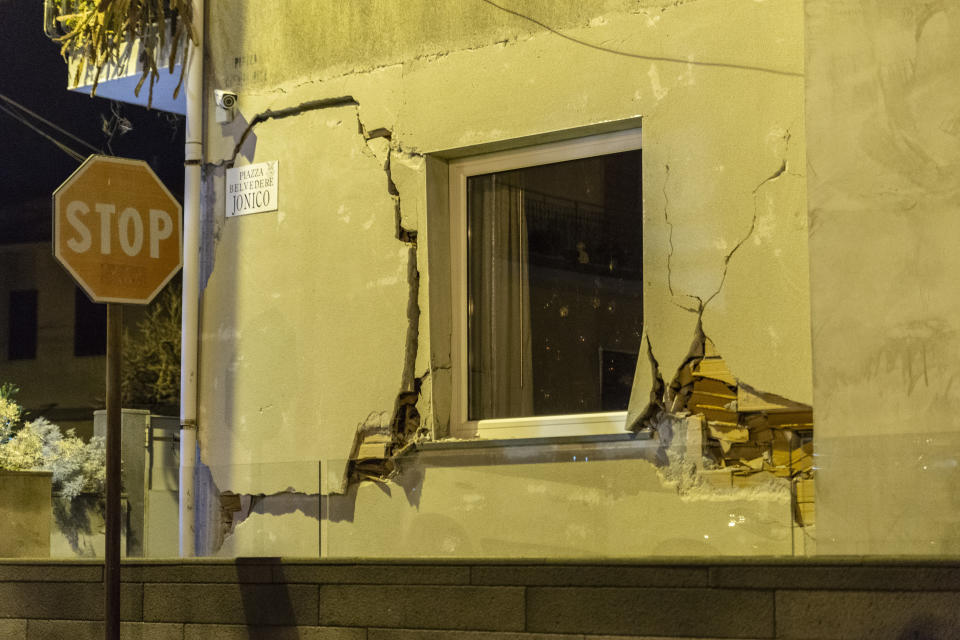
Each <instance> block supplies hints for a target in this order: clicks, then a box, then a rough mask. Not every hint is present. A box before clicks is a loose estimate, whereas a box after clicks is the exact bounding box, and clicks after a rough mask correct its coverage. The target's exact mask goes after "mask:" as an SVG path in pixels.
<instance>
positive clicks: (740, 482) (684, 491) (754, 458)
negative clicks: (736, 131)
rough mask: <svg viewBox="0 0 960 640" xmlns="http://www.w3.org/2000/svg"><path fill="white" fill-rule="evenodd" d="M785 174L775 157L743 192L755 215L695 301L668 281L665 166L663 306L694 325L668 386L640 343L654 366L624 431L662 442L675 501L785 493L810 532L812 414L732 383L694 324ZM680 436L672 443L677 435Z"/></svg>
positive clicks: (670, 238)
mask: <svg viewBox="0 0 960 640" xmlns="http://www.w3.org/2000/svg"><path fill="white" fill-rule="evenodd" d="M789 139H790V132H789V131H786V132H785V134H784V142H785V143H786V144H789ZM788 173H789V171H788V163H787V160H786V159H785V158H783V159H781V161H780V164H779V166H778V167H777V168H776V169H775V170H774V171H773V172H772V173H771V174H770V175H769V176H767V177H766V178H764V179H763V180H762V181H761V182H760V183H758V184H757V185H756V187H755V188H754V189H753V190H752V192H751V196H752V199H753V206H754V210H753V215H752V217H751V221H750V226H749V228H748V229H747V231H746V232H745V233H744V234H743V236H742V237H741V238H740V239H739V240H738V242H737V243H736V244H735V245H734V246H733V248H732V249H731V250H730V251H729V252H728V253H727V254H726V255H725V256H724V259H723V263H722V272H721V275H720V282H719V285H718V287H717V289H716V290H715V291H714V292H713V293H712V294H711V295H709V296H708V297H706V299H704V298H701V297H700V296H697V295H693V294H686V293H681V292H678V291H677V290H676V288H675V286H674V283H673V268H672V267H673V265H672V260H673V256H674V252H675V244H674V243H675V239H674V223H673V221H672V220H671V218H670V213H669V197H668V195H667V188H666V184H667V181H668V180H669V179H670V167H669V165H665V167H664V176H665V178H664V185H663V197H664V210H663V215H664V222H665V224H666V225H667V229H668V232H667V244H668V247H667V251H666V276H667V289H668V291H669V292H670V295H671V297H672V299H671V302H672V303H673V304H674V305H676V306H678V307H680V308H681V309H684V310H685V311H689V312H691V313H695V314H696V316H697V323H696V327H695V331H694V336H693V340H692V344H691V347H690V349H689V352H688V353H687V355H686V357H685V358H684V359H683V361H682V364H681V365H680V367H679V368H678V370H677V371H676V372H675V373H674V374H673V376H672V377H671V378H670V379H669V383H666V382H665V379H664V376H663V374H662V372H661V370H660V365H659V363H658V362H657V360H656V358H655V357H654V355H653V347H652V342H653V341H652V340H650V338H649V336H648V341H647V344H648V347H649V353H648V359H649V362H650V365H651V366H652V367H653V376H652V377H653V387H652V388H651V392H650V398H651V400H650V403H649V405H648V406H647V407H646V409H645V410H644V411H642V412H641V413H640V414H639V415H638V416H637V417H636V418H635V419H634V421H633V423H632V424H630V425H628V428H629V429H630V430H632V431H634V432H645V433H647V434H649V435H651V437H653V438H655V439H657V440H659V441H660V442H661V450H662V451H663V455H660V456H658V457H657V460H656V464H657V465H658V467H659V468H660V473H661V479H662V480H663V481H664V482H666V483H670V484H673V485H674V486H676V487H677V490H678V492H679V493H680V495H681V496H682V497H684V498H690V499H712V498H723V497H724V496H731V497H736V496H738V495H739V496H741V497H743V496H749V495H754V496H755V495H757V494H758V493H763V494H769V495H774V496H775V495H789V498H790V500H791V505H792V511H793V517H794V521H795V523H796V524H797V525H799V526H810V525H812V524H813V522H814V512H813V475H814V468H813V413H812V407H810V406H809V405H806V404H803V403H799V402H795V401H792V400H790V399H787V398H784V397H781V396H778V395H775V394H771V393H767V392H764V391H761V390H760V389H759V388H757V387H755V386H752V385H751V384H748V383H746V382H745V381H742V380H741V379H739V378H738V377H737V376H735V375H734V374H733V372H731V371H730V369H729V368H728V367H727V365H726V363H725V362H724V360H723V358H722V356H721V354H720V352H719V351H718V349H717V347H716V346H715V344H714V343H713V341H712V340H711V339H710V338H709V337H708V335H707V334H706V332H705V330H704V325H703V323H704V312H705V311H706V310H707V307H708V305H710V303H711V302H712V301H713V300H714V299H715V298H716V297H717V296H718V295H719V294H720V293H721V291H722V290H723V286H724V284H725V282H726V279H727V272H728V269H729V265H730V263H731V261H732V260H733V258H734V256H735V255H736V254H737V253H738V251H740V250H741V248H742V247H743V246H744V245H745V244H746V242H747V241H748V240H749V239H750V238H751V237H752V236H753V235H754V233H755V231H756V229H757V224H758V218H759V214H758V203H757V201H758V198H759V194H760V193H761V191H762V190H763V188H764V187H766V186H767V185H769V184H771V183H773V182H774V181H776V180H778V179H779V178H780V177H781V176H783V175H785V174H788ZM791 175H793V174H791ZM678 297H683V298H686V299H690V300H694V301H696V306H693V307H691V306H687V305H685V304H682V303H681V302H678V301H677V300H676V299H675V298H678ZM784 366H789V364H788V363H784ZM681 432H682V437H681V438H680V440H679V441H678V439H677V433H681Z"/></svg>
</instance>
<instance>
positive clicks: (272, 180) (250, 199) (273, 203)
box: [226, 160, 280, 217]
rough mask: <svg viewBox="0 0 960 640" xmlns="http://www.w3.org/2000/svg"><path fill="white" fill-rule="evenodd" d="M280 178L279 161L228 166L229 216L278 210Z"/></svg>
mask: <svg viewBox="0 0 960 640" xmlns="http://www.w3.org/2000/svg"><path fill="white" fill-rule="evenodd" d="M279 181H280V162H279V161H278V160H271V161H269V162H259V163H257V164H248V165H246V166H243V167H232V168H230V169H227V189H226V191H227V193H226V196H227V211H226V214H227V217H233V216H242V215H246V214H248V213H263V212H266V211H276V210H277V209H278V207H279V198H278V195H277V194H278V190H279V189H278V183H279Z"/></svg>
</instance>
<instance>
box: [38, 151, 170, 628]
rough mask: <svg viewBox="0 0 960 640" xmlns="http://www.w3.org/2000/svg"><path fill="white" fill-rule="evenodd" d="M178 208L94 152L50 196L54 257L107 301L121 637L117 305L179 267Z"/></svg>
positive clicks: (115, 589)
mask: <svg viewBox="0 0 960 640" xmlns="http://www.w3.org/2000/svg"><path fill="white" fill-rule="evenodd" d="M181 213H182V209H181V207H180V203H179V202H177V199H176V198H174V197H173V195H172V194H171V193H170V192H169V191H168V190H167V188H166V187H165V186H164V185H163V183H162V182H160V180H159V178H157V176H156V174H154V173H153V171H152V170H151V169H150V167H149V166H148V165H147V163H146V162H143V161H142V160H128V159H125V158H112V157H109V156H98V155H93V156H90V157H89V158H87V159H86V160H85V161H84V163H83V164H82V165H80V167H79V168H78V169H77V170H76V171H74V173H73V175H71V176H70V177H69V178H67V180H66V181H65V182H64V183H63V184H62V185H60V186H59V187H58V188H57V190H56V191H54V192H53V255H54V256H55V257H56V258H57V260H59V261H60V263H61V264H62V265H63V266H64V267H65V268H66V269H67V271H69V272H70V274H71V275H72V276H73V278H74V279H75V280H76V281H77V284H78V285H80V287H82V288H83V290H84V291H86V293H87V295H88V296H90V299H91V300H93V301H94V302H105V303H107V394H106V395H107V522H106V525H107V535H106V545H105V548H104V573H103V581H104V597H105V607H104V617H105V627H106V635H105V637H106V638H107V640H119V638H120V490H121V488H120V362H121V357H122V353H121V336H122V330H123V307H122V305H123V304H148V303H149V302H150V301H151V300H153V298H154V296H155V295H156V294H157V293H158V292H159V291H160V290H161V289H162V288H163V287H164V285H166V284H167V282H169V281H170V278H172V277H173V276H174V274H176V273H177V271H179V270H180V266H181V265H182V263H183V242H182V239H181V235H182V233H181Z"/></svg>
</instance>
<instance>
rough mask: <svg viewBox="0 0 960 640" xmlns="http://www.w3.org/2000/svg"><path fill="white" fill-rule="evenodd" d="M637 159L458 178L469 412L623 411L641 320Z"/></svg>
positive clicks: (477, 415) (636, 154)
mask: <svg viewBox="0 0 960 640" xmlns="http://www.w3.org/2000/svg"><path fill="white" fill-rule="evenodd" d="M640 159H641V152H640V151H639V150H637V151H629V152H625V153H617V154H611V155H606V156H598V157H594V158H584V159H580V160H572V161H569V162H561V163H555V164H549V165H542V166H537V167H530V168H526V169H518V170H514V171H504V172H498V173H491V174H486V175H480V176H473V177H470V178H468V180H467V219H468V222H467V224H468V243H467V244H468V249H467V253H468V265H467V279H468V290H469V291H468V310H467V312H468V332H469V335H468V368H469V374H468V376H469V383H468V384H469V418H470V419H472V420H476V419H485V418H505V417H527V416H544V415H557V414H569V413H590V412H597V411H619V410H624V409H626V405H627V401H628V399H629V395H630V384H631V381H632V379H633V372H634V368H635V366H636V359H637V354H638V352H639V348H640V335H641V329H642V323H643V298H642V278H641V276H642V255H641V253H642V252H641V248H642V240H643V236H642V226H641V217H642V187H641V179H640Z"/></svg>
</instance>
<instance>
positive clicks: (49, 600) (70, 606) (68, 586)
mask: <svg viewBox="0 0 960 640" xmlns="http://www.w3.org/2000/svg"><path fill="white" fill-rule="evenodd" d="M142 593H143V586H142V585H139V584H125V585H121V589H120V618H121V620H129V621H139V620H141V619H142V614H143V611H142V609H141V606H140V605H141V603H142ZM0 618H28V619H47V620H103V583H99V584H91V583H74V582H4V583H0Z"/></svg>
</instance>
